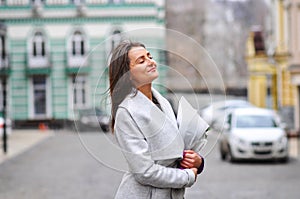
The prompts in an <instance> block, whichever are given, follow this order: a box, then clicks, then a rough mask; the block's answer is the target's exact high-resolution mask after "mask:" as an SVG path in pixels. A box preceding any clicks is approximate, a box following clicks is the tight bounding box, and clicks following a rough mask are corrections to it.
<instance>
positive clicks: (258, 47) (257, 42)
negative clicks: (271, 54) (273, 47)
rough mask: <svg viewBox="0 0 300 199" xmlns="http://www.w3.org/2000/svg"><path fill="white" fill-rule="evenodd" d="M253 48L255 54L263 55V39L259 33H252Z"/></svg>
mask: <svg viewBox="0 0 300 199" xmlns="http://www.w3.org/2000/svg"><path fill="white" fill-rule="evenodd" d="M253 39H254V48H255V53H256V54H258V53H264V52H265V43H264V38H263V33H262V32H261V31H256V32H254V38H253Z"/></svg>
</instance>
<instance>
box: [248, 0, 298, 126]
mask: <svg viewBox="0 0 300 199" xmlns="http://www.w3.org/2000/svg"><path fill="white" fill-rule="evenodd" d="M270 6H271V7H270V10H271V11H273V13H272V14H271V16H272V17H271V20H270V21H271V23H272V29H271V30H272V31H271V34H269V35H266V34H265V32H264V31H265V30H263V29H262V28H261V27H257V26H256V27H252V29H251V31H250V33H249V37H248V40H247V49H246V60H247V63H248V77H249V78H248V100H249V101H250V102H251V103H253V104H254V105H256V106H258V107H262V108H270V109H274V110H276V111H278V112H279V113H280V114H281V115H282V117H283V118H284V120H285V122H286V123H287V125H288V128H293V126H294V118H293V112H294V103H295V101H294V86H293V85H292V84H291V74H290V71H289V69H288V62H289V51H288V42H287V35H286V31H285V28H286V24H285V23H286V18H285V17H286V16H285V12H284V9H285V4H284V2H283V1H282V0H275V1H271V4H270ZM290 115H292V117H290Z"/></svg>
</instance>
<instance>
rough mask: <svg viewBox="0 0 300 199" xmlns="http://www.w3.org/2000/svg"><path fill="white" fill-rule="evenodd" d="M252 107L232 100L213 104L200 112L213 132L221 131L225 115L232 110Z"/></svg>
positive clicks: (237, 100) (241, 101)
mask: <svg viewBox="0 0 300 199" xmlns="http://www.w3.org/2000/svg"><path fill="white" fill-rule="evenodd" d="M242 107H253V105H252V104H251V103H249V102H248V101H245V100H239V99H232V100H225V101H218V102H214V103H212V104H210V105H208V106H206V107H204V108H203V109H201V110H200V115H201V117H202V118H203V119H204V120H205V121H206V122H207V123H208V124H209V125H210V126H211V127H212V128H214V129H215V130H222V127H223V126H224V122H225V116H226V113H227V112H228V111H230V110H232V109H236V108H242Z"/></svg>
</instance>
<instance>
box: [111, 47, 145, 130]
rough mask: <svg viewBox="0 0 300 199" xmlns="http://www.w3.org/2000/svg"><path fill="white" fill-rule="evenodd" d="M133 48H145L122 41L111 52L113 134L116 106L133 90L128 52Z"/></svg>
mask: <svg viewBox="0 0 300 199" xmlns="http://www.w3.org/2000/svg"><path fill="white" fill-rule="evenodd" d="M133 47H143V48H146V47H145V45H144V44H142V43H139V42H131V41H123V42H121V43H120V44H119V45H118V46H117V47H116V48H115V49H114V50H113V51H112V56H111V60H110V63H109V84H110V86H109V91H110V97H111V104H112V106H111V116H112V118H111V119H112V121H111V129H112V132H114V125H115V117H116V113H117V109H118V106H119V105H120V103H121V102H122V101H123V100H124V99H125V97H126V96H127V95H128V94H130V93H131V92H132V89H133V88H134V86H133V84H132V82H131V80H130V59H129V57H128V52H129V51H130V50H131V49H132V48H133Z"/></svg>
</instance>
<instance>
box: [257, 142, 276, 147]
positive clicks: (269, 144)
mask: <svg viewBox="0 0 300 199" xmlns="http://www.w3.org/2000/svg"><path fill="white" fill-rule="evenodd" d="M272 145H273V142H252V146H255V147H257V146H258V147H259V146H262V147H265V146H272Z"/></svg>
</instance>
